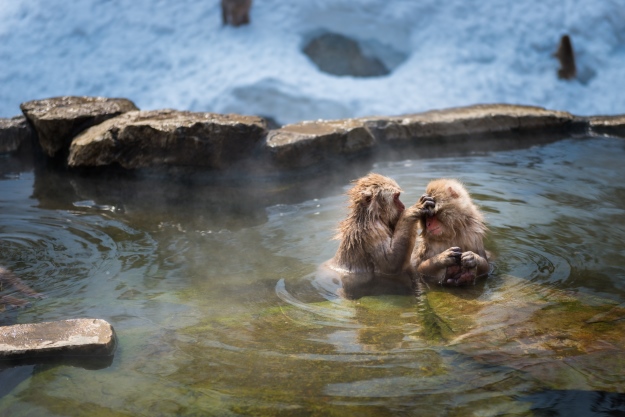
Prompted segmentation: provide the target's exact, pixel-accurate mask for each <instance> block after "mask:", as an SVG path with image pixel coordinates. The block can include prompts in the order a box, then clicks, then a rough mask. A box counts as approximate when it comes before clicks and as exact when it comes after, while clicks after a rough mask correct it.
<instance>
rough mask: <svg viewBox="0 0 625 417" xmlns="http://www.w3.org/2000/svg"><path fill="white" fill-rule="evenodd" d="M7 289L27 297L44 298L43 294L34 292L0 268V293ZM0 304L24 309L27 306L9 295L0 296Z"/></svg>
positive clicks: (9, 272)
mask: <svg viewBox="0 0 625 417" xmlns="http://www.w3.org/2000/svg"><path fill="white" fill-rule="evenodd" d="M7 289H9V290H14V292H20V293H22V294H24V295H26V296H28V297H33V298H44V295H43V294H40V293H38V292H36V291H34V290H33V289H32V288H30V287H29V286H28V285H26V284H24V283H23V282H22V280H21V279H19V278H18V277H16V276H15V274H13V273H12V272H11V271H9V270H8V269H6V268H3V267H1V266H0V293H1V292H4V291H5V290H7ZM0 304H8V305H10V306H13V307H25V306H26V305H28V302H27V301H25V300H22V299H21V298H17V297H13V296H11V295H0Z"/></svg>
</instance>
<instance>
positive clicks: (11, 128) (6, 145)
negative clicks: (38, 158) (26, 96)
mask: <svg viewBox="0 0 625 417" xmlns="http://www.w3.org/2000/svg"><path fill="white" fill-rule="evenodd" d="M34 135H35V132H34V130H33V128H32V127H31V125H30V124H29V123H28V121H27V120H26V117H24V116H17V117H12V118H10V119H0V154H1V153H9V152H16V151H17V150H19V149H20V148H22V147H29V146H30V145H31V144H32V141H33V138H34Z"/></svg>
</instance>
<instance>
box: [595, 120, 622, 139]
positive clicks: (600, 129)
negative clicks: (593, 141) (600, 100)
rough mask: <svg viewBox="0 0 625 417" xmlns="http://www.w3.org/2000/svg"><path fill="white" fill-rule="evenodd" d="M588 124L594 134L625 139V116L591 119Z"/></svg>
mask: <svg viewBox="0 0 625 417" xmlns="http://www.w3.org/2000/svg"><path fill="white" fill-rule="evenodd" d="M588 124H589V127H590V131H591V132H592V133H595V134H599V135H608V136H618V137H625V115H622V114H621V115H618V116H594V117H589V118H588Z"/></svg>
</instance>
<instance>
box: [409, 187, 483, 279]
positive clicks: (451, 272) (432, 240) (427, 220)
mask: <svg viewBox="0 0 625 417" xmlns="http://www.w3.org/2000/svg"><path fill="white" fill-rule="evenodd" d="M428 198H430V199H432V200H433V201H434V203H435V205H434V207H433V208H432V209H430V210H429V211H428V210H425V212H424V213H423V214H422V215H421V216H420V218H419V225H420V228H421V229H422V232H421V237H420V239H419V241H418V243H417V245H416V248H415V251H414V253H413V255H412V259H411V264H412V268H413V270H414V271H415V272H416V273H417V278H420V279H424V280H425V282H426V283H427V282H428V281H432V280H435V281H436V282H437V283H440V284H443V285H456V286H457V285H466V284H473V283H475V280H476V278H477V277H478V276H482V275H487V274H488V272H489V264H488V256H487V253H486V250H485V249H484V235H485V233H486V230H487V229H486V225H485V224H484V218H483V216H482V213H481V212H480V211H479V210H478V208H477V207H476V206H475V204H473V201H472V200H471V197H470V196H469V193H468V192H467V190H466V189H465V188H464V186H463V185H462V184H461V183H460V182H459V181H456V180H453V179H438V180H434V181H432V182H430V183H429V184H428V186H427V189H426V194H425V195H424V196H422V197H421V199H422V200H423V199H428Z"/></svg>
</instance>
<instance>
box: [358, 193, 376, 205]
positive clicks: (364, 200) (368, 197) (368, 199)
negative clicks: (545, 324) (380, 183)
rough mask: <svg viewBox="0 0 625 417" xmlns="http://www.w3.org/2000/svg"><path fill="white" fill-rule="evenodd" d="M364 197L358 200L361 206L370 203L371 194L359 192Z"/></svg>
mask: <svg viewBox="0 0 625 417" xmlns="http://www.w3.org/2000/svg"><path fill="white" fill-rule="evenodd" d="M360 194H361V195H362V196H363V197H364V198H363V199H362V200H361V201H360V204H361V205H362V206H363V207H369V206H370V205H371V200H372V199H373V195H372V194H371V193H370V192H366V191H363V192H361V193H360Z"/></svg>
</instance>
